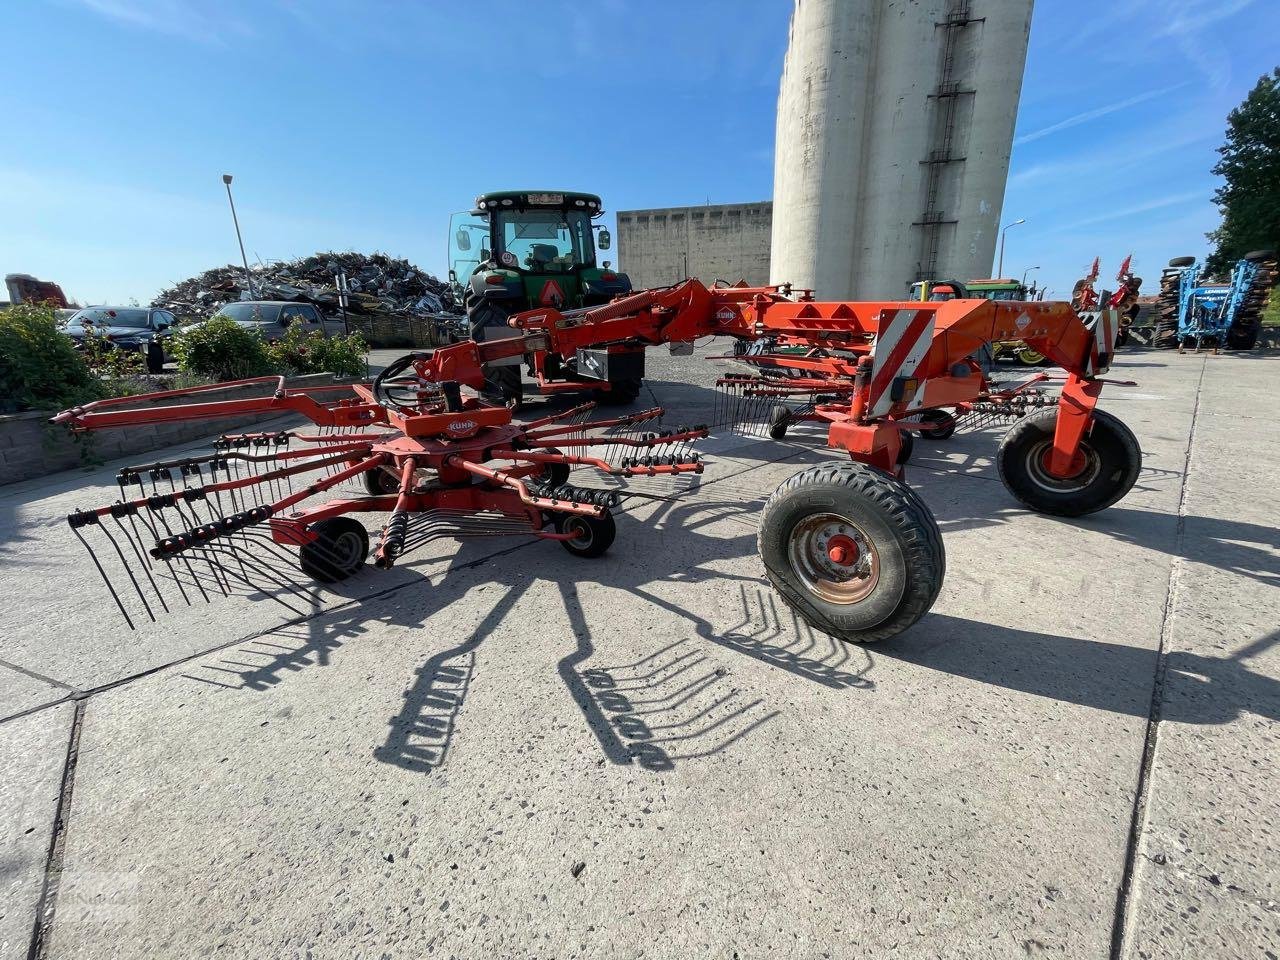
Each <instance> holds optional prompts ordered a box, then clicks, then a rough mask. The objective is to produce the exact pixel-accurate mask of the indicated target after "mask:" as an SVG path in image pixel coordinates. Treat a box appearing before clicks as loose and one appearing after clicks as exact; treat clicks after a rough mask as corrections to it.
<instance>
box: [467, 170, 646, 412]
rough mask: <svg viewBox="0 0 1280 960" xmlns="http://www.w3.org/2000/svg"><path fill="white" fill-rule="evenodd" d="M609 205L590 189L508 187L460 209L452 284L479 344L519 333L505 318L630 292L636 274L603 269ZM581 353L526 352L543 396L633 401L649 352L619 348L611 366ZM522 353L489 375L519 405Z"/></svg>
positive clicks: (514, 405)
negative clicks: (578, 394) (583, 393)
mask: <svg viewBox="0 0 1280 960" xmlns="http://www.w3.org/2000/svg"><path fill="white" fill-rule="evenodd" d="M603 213H604V209H603V208H602V206H601V204H600V198H599V197H597V196H595V195H594V194H590V193H570V192H568V191H532V190H510V191H501V192H498V193H485V194H481V195H480V196H479V197H477V198H476V205H475V209H473V210H471V211H469V212H466V213H455V214H454V215H453V217H452V218H450V222H449V280H450V282H451V284H452V285H453V290H454V294H455V296H456V297H457V298H458V299H459V300H460V301H461V302H462V304H463V305H464V306H465V307H466V311H467V322H468V327H469V329H470V334H471V338H472V339H473V340H476V341H485V340H495V339H503V338H506V337H512V336H519V335H520V334H519V332H518V331H516V330H514V329H512V328H511V327H509V326H507V318H508V317H510V316H511V315H512V314H515V313H520V312H521V311H524V310H536V309H537V308H538V307H553V308H555V309H556V310H561V311H567V310H573V309H577V308H580V307H592V306H597V305H599V304H602V303H608V302H609V301H610V300H612V299H613V298H614V297H616V296H618V295H619V294H625V293H630V292H631V280H630V279H629V278H628V277H627V276H626V275H625V274H622V273H618V272H616V271H614V270H612V269H610V263H609V261H608V260H606V261H604V263H603V264H601V265H599V266H597V264H596V249H597V248H599V249H600V250H608V249H609V244H610V237H609V231H608V230H605V229H602V228H601V225H599V224H597V223H595V222H594V221H595V220H597V219H598V218H599V217H600V216H601V215H602V214H603ZM580 359H584V358H580V357H571V358H568V359H567V360H564V359H562V358H559V357H555V356H543V355H541V354H535V355H531V356H528V357H526V358H525V360H526V362H527V363H528V364H529V374H530V376H532V377H533V378H534V379H535V380H537V382H538V385H539V388H540V391H541V392H542V393H552V392H559V391H567V390H574V391H580V390H592V391H593V392H594V394H595V397H596V399H597V400H598V401H600V402H604V403H618V404H623V403H631V402H632V401H634V400H635V399H636V397H637V396H638V395H639V393H640V384H641V379H642V377H643V376H644V353H643V351H627V352H625V353H614V354H612V355H611V356H610V357H609V358H607V359H608V360H609V362H606V363H604V364H601V363H598V362H595V361H596V359H597V358H594V357H592V358H588V359H590V361H591V362H584V363H582V364H581V369H579V363H578V361H579V360H580ZM520 362H521V358H519V357H513V358H512V359H511V360H509V361H504V362H501V363H498V364H493V365H491V366H490V369H489V373H488V374H487V379H488V381H489V388H490V390H491V391H492V392H493V393H496V394H499V395H501V397H502V400H503V402H504V403H506V404H507V406H509V407H511V408H512V409H513V410H514V409H517V408H519V406H520V404H521V402H522V400H523V397H524V390H523V386H522V384H521V377H520Z"/></svg>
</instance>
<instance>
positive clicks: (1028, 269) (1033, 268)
mask: <svg viewBox="0 0 1280 960" xmlns="http://www.w3.org/2000/svg"><path fill="white" fill-rule="evenodd" d="M1039 269H1040V268H1039V267H1027V269H1025V270H1023V271H1022V285H1023V286H1024V287H1025V286H1026V285H1027V274H1028V273H1030V272H1031V271H1032V270H1039Z"/></svg>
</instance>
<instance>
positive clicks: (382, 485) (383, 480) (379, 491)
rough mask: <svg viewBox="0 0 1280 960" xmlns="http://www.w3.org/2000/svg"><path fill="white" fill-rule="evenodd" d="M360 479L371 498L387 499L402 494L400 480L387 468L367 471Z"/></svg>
mask: <svg viewBox="0 0 1280 960" xmlns="http://www.w3.org/2000/svg"><path fill="white" fill-rule="evenodd" d="M360 479H361V481H362V482H363V483H364V488H365V490H367V491H368V493H369V496H371V497H386V496H390V495H391V494H395V493H399V492H400V478H399V477H398V476H396V475H395V473H393V472H392V471H390V470H388V469H386V468H385V467H375V468H374V469H373V470H366V471H365V472H364V473H363V474H362V475H361V477H360Z"/></svg>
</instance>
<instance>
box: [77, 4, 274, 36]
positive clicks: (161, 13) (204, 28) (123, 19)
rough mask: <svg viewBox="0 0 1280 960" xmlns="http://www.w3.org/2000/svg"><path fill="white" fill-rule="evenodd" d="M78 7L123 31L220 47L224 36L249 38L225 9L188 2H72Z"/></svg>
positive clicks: (250, 31)
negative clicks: (118, 25) (128, 28)
mask: <svg viewBox="0 0 1280 960" xmlns="http://www.w3.org/2000/svg"><path fill="white" fill-rule="evenodd" d="M73 2H74V3H76V4H77V5H79V6H81V7H84V8H85V9H86V10H89V11H90V12H92V13H95V14H97V15H98V16H100V17H103V18H105V19H107V20H112V21H114V22H115V23H117V24H120V25H121V26H125V27H132V28H135V29H140V30H150V31H153V32H155V33H164V34H169V35H170V36H176V37H185V38H186V39H188V40H195V41H197V42H199V43H208V44H217V45H221V44H224V43H225V42H226V39H225V38H226V37H227V35H231V36H234V37H246V36H252V35H253V33H254V31H253V29H252V28H251V27H250V26H249V24H248V23H246V22H245V21H243V20H241V19H239V18H237V17H235V16H232V15H231V14H229V13H228V12H227V10H226V8H225V7H220V6H213V5H206V4H201V3H195V2H191V0H73Z"/></svg>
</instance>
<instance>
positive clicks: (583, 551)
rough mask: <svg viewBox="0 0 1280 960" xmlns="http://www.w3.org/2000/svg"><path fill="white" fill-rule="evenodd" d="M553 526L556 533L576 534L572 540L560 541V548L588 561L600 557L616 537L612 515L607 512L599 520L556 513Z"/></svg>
mask: <svg viewBox="0 0 1280 960" xmlns="http://www.w3.org/2000/svg"><path fill="white" fill-rule="evenodd" d="M555 525H556V532H557V533H573V534H576V536H575V537H574V538H573V539H572V540H561V541H560V546H562V547H564V548H565V549H566V550H568V551H569V552H570V553H572V554H573V555H574V556H575V557H586V558H588V559H590V558H593V557H598V556H600V555H601V554H603V553H604V552H605V551H606V550H608V549H609V547H610V546H611V545H612V544H613V539H614V537H616V536H617V535H618V527H617V524H615V523H614V521H613V514H611V513H609V512H608V511H605V514H604V516H603V517H600V518H599V519H597V518H595V517H584V516H582V515H581V514H577V513H557V514H556V515H555Z"/></svg>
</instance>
